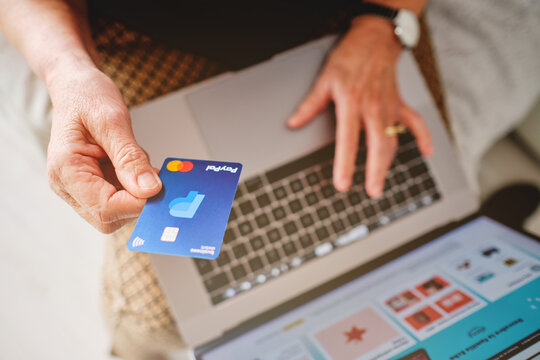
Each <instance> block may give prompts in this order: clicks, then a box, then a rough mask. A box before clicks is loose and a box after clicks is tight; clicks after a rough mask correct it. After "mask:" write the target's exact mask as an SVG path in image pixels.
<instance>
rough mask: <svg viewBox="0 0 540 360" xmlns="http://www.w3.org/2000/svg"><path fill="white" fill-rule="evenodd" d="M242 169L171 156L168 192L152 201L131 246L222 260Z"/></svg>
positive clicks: (164, 176)
mask: <svg viewBox="0 0 540 360" xmlns="http://www.w3.org/2000/svg"><path fill="white" fill-rule="evenodd" d="M241 171H242V164H240V163H230V162H222V161H206V160H192V159H175V158H167V159H166V160H165V162H164V163H163V166H162V167H161V171H160V172H159V176H160V178H161V181H162V182H163V188H162V190H161V192H160V193H159V194H158V195H156V196H155V197H153V198H151V199H149V200H148V201H147V202H146V205H145V206H144V208H143V210H142V213H141V216H140V217H139V221H137V225H135V229H134V230H133V234H132V235H131V238H130V239H129V242H128V244H127V248H128V249H129V250H133V251H141V252H146V253H155V254H166V255H178V256H188V257H195V258H202V259H215V258H217V257H218V255H219V251H220V250H221V243H222V242H223V236H224V234H225V229H226V227H227V222H228V220H229V214H230V212H231V207H232V203H233V200H234V195H235V193H236V188H237V186H238V180H239V178H240V173H241Z"/></svg>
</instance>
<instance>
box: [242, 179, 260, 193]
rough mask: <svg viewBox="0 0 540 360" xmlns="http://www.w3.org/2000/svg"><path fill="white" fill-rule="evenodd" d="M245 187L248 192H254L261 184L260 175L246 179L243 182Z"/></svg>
mask: <svg viewBox="0 0 540 360" xmlns="http://www.w3.org/2000/svg"><path fill="white" fill-rule="evenodd" d="M245 185H246V188H247V191H248V192H254V191H255V190H257V189H259V188H261V187H262V186H263V182H262V180H261V178H260V177H258V176H257V177H254V178H251V179H248V180H247V181H246V182H245Z"/></svg>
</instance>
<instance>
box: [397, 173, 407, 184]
mask: <svg viewBox="0 0 540 360" xmlns="http://www.w3.org/2000/svg"><path fill="white" fill-rule="evenodd" d="M406 180H407V177H406V176H405V174H404V173H403V171H397V172H396V174H395V175H394V181H395V182H396V184H403V183H404V182H405V181H406Z"/></svg>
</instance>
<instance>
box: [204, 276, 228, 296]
mask: <svg viewBox="0 0 540 360" xmlns="http://www.w3.org/2000/svg"><path fill="white" fill-rule="evenodd" d="M228 283H229V279H227V274H225V273H221V274H217V275H216V276H213V277H211V278H210V279H207V280H205V281H204V286H205V287H206V290H208V292H211V291H214V290H216V289H219V288H220V287H223V286H225V285H227V284H228Z"/></svg>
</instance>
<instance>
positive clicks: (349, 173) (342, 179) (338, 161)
mask: <svg viewBox="0 0 540 360" xmlns="http://www.w3.org/2000/svg"><path fill="white" fill-rule="evenodd" d="M334 101H335V103H336V118H337V121H336V151H335V155H334V176H333V178H334V179H333V180H334V187H335V188H336V189H337V190H338V191H347V190H349V188H350V187H351V184H352V177H353V174H354V166H355V159H356V154H357V153H358V141H359V137H360V111H359V104H358V102H356V101H355V100H354V99H351V98H350V97H347V96H346V95H341V94H339V96H336V98H335V99H334Z"/></svg>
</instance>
